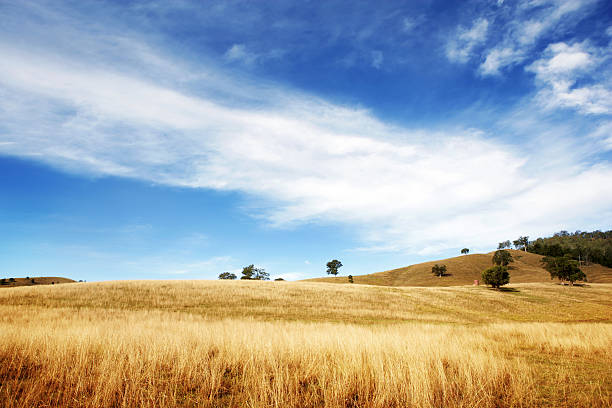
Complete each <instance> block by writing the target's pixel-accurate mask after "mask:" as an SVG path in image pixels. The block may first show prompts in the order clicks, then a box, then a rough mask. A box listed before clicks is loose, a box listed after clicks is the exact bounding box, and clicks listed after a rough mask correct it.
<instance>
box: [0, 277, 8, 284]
mask: <svg viewBox="0 0 612 408" xmlns="http://www.w3.org/2000/svg"><path fill="white" fill-rule="evenodd" d="M0 285H8V282H7V281H6V278H2V279H0Z"/></svg>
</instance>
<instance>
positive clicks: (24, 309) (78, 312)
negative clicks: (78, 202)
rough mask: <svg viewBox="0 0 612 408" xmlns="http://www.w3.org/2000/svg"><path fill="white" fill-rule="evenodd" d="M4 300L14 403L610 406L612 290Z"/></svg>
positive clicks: (264, 286)
mask: <svg viewBox="0 0 612 408" xmlns="http://www.w3.org/2000/svg"><path fill="white" fill-rule="evenodd" d="M514 289H516V291H511V292H498V291H492V290H488V289H486V288H483V287H450V288H385V287H373V286H361V285H348V284H347V285H337V284H324V283H290V282H210V281H176V282H172V281H164V282H150V281H143V282H136V281H132V282H105V283H87V284H70V285H59V286H58V285H55V286H46V287H42V286H41V287H23V288H11V289H7V290H3V291H1V292H0V401H2V405H3V406H9V407H12V406H15V407H32V406H68V407H80V406H86V407H103V406H109V407H110V406H112V407H115V406H126V407H127V406H130V407H132V406H163V407H166V406H219V407H221V406H235V407H240V406H253V407H260V406H266V407H267V406H270V407H285V406H289V407H290V406H300V407H301V406H309V407H319V406H330V407H349V406H358V407H394V406H395V407H403V406H425V407H442V406H465V407H468V406H470V407H472V406H474V407H475V406H478V407H497V406H525V407H536V406H566V407H574V406H583V407H591V406H602V407H603V406H610V404H611V403H612V368H611V367H612V356H610V352H609V350H611V349H612V296H611V295H612V285H605V284H600V285H597V284H592V285H589V286H587V287H571V288H570V287H562V286H559V285H554V284H520V285H514Z"/></svg>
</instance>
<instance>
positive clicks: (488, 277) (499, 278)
mask: <svg viewBox="0 0 612 408" xmlns="http://www.w3.org/2000/svg"><path fill="white" fill-rule="evenodd" d="M482 281H483V282H484V283H485V284H487V285H491V286H493V287H494V288H497V289H499V287H500V286H503V285H507V284H508V282H510V274H509V273H508V267H507V266H501V265H497V266H493V267H491V268H489V269H486V270H484V271H483V272H482Z"/></svg>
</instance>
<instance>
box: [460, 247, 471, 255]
mask: <svg viewBox="0 0 612 408" xmlns="http://www.w3.org/2000/svg"><path fill="white" fill-rule="evenodd" d="M469 253H470V250H469V249H468V248H463V249H462V250H461V254H462V255H467V254H469Z"/></svg>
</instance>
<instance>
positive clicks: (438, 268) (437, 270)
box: [431, 264, 446, 278]
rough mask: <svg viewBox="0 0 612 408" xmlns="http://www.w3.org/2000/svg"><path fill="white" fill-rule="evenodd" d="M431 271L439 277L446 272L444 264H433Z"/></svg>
mask: <svg viewBox="0 0 612 408" xmlns="http://www.w3.org/2000/svg"><path fill="white" fill-rule="evenodd" d="M431 273H433V274H434V275H436V276H437V277H440V278H441V277H442V276H444V274H445V273H446V265H438V264H435V265H434V266H432V267H431Z"/></svg>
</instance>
